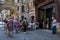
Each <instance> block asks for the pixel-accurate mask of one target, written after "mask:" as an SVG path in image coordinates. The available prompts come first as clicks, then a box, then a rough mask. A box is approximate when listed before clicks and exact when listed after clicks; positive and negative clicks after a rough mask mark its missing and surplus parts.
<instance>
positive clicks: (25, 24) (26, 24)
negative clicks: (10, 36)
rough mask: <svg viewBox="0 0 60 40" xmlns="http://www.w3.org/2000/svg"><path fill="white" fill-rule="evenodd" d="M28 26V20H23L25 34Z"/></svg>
mask: <svg viewBox="0 0 60 40" xmlns="http://www.w3.org/2000/svg"><path fill="white" fill-rule="evenodd" d="M27 26H28V22H27V20H26V18H24V19H23V29H24V30H23V31H24V33H26V30H27Z"/></svg>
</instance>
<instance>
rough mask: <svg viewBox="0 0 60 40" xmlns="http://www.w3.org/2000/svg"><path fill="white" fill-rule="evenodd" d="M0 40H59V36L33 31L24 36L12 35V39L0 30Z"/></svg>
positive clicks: (41, 30) (47, 32)
mask: <svg viewBox="0 0 60 40" xmlns="http://www.w3.org/2000/svg"><path fill="white" fill-rule="evenodd" d="M0 40H60V35H58V34H51V31H49V30H43V29H40V30H34V31H27V33H26V34H24V33H23V32H20V33H19V34H16V33H15V32H14V33H13V37H9V36H8V35H7V34H6V33H5V31H4V30H3V29H2V28H0Z"/></svg>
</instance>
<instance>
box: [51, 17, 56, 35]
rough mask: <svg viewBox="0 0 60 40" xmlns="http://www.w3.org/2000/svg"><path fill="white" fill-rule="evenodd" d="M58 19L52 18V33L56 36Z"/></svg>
mask: <svg viewBox="0 0 60 40" xmlns="http://www.w3.org/2000/svg"><path fill="white" fill-rule="evenodd" d="M56 23H57V21H56V19H55V18H54V17H52V33H53V34H55V33H56Z"/></svg>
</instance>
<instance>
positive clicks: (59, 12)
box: [54, 0, 60, 32]
mask: <svg viewBox="0 0 60 40" xmlns="http://www.w3.org/2000/svg"><path fill="white" fill-rule="evenodd" d="M54 2H55V5H56V11H55V16H56V19H57V32H59V31H60V0H54Z"/></svg>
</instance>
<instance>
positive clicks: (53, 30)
mask: <svg viewBox="0 0 60 40" xmlns="http://www.w3.org/2000/svg"><path fill="white" fill-rule="evenodd" d="M52 33H53V34H55V33H56V26H52Z"/></svg>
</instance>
